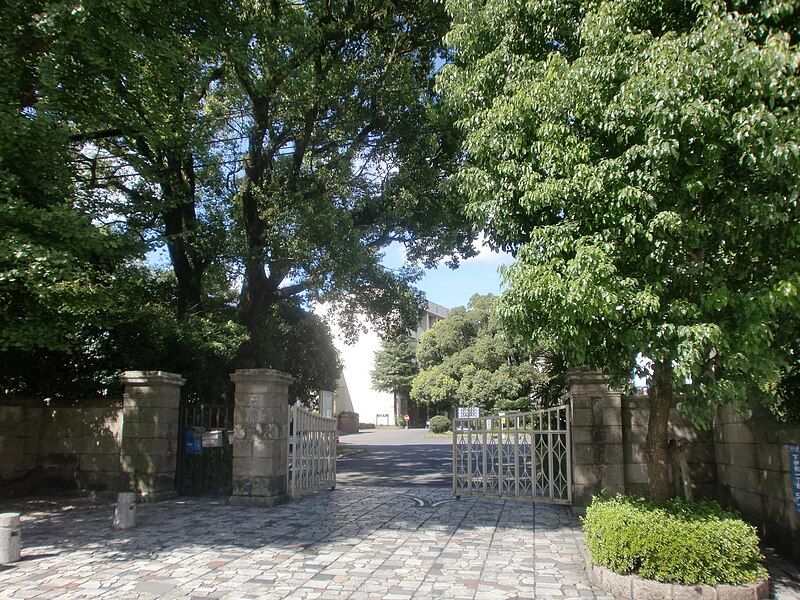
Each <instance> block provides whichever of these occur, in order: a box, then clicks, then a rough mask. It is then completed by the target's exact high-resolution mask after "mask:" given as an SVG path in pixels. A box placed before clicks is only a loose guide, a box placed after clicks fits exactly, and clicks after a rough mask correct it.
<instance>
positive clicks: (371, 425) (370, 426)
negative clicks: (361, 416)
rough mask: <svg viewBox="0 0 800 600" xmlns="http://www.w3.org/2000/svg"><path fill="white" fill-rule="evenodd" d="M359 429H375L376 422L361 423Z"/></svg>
mask: <svg viewBox="0 0 800 600" xmlns="http://www.w3.org/2000/svg"><path fill="white" fill-rule="evenodd" d="M358 428H359V429H375V423H359V424H358Z"/></svg>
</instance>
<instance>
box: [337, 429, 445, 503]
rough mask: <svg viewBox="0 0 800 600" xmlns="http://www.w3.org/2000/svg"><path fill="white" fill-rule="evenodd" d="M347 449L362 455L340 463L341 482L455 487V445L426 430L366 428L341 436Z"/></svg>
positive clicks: (342, 459)
mask: <svg viewBox="0 0 800 600" xmlns="http://www.w3.org/2000/svg"><path fill="white" fill-rule="evenodd" d="M340 442H341V443H342V444H343V445H345V446H352V447H358V448H361V449H363V452H360V453H358V454H352V455H348V456H345V457H343V458H341V459H340V460H339V463H338V466H337V470H338V478H337V479H338V481H339V482H341V483H346V484H351V485H352V484H356V485H381V486H383V485H389V486H392V485H415V486H416V485H424V486H433V487H448V488H449V487H450V486H451V485H452V472H453V463H452V444H453V439H452V437H450V436H447V435H433V434H431V433H429V432H428V431H427V430H425V429H394V428H386V429H383V428H381V429H367V430H365V431H361V432H359V433H351V434H348V435H342V436H341V438H340Z"/></svg>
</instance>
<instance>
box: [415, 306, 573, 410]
mask: <svg viewBox="0 0 800 600" xmlns="http://www.w3.org/2000/svg"><path fill="white" fill-rule="evenodd" d="M496 302H497V298H495V297H494V296H492V295H487V296H480V295H475V296H473V297H472V298H470V301H469V305H468V306H467V307H466V308H464V307H458V308H455V309H453V310H452V311H451V312H450V314H448V315H447V317H445V318H444V319H442V320H441V321H439V322H438V323H436V325H434V326H433V327H431V328H430V329H429V330H427V331H426V332H425V333H423V334H422V337H421V339H420V342H419V346H418V347H417V360H418V363H419V369H420V372H419V375H417V376H416V377H415V378H414V380H413V385H412V388H411V397H412V398H413V399H414V400H416V401H417V402H420V403H423V404H427V405H429V406H432V407H435V408H436V409H440V410H441V409H448V410H449V409H452V408H454V407H456V406H479V407H481V408H482V409H483V410H484V411H486V412H497V411H507V410H512V411H513V410H529V409H531V408H533V407H534V406H543V405H547V404H549V403H552V402H553V401H555V400H556V399H557V398H558V397H560V395H561V393H562V391H563V378H562V373H561V369H560V361H559V360H558V359H557V358H556V357H554V356H552V355H551V353H550V352H549V351H548V350H547V349H546V348H545V347H544V346H537V347H535V348H534V347H533V344H531V345H529V346H527V347H526V346H525V345H523V344H520V342H519V340H515V339H513V338H512V337H510V336H509V335H507V334H506V332H505V331H503V329H502V327H501V324H500V323H499V321H498V320H497V318H496V316H495V304H496Z"/></svg>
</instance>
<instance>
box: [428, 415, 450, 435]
mask: <svg viewBox="0 0 800 600" xmlns="http://www.w3.org/2000/svg"><path fill="white" fill-rule="evenodd" d="M451 425H452V424H451V423H450V419H448V418H447V417H445V416H444V415H436V416H435V417H431V424H430V430H431V431H432V432H433V433H446V432H448V431H450V427H451Z"/></svg>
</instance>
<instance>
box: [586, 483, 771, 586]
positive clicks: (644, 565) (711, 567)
mask: <svg viewBox="0 0 800 600" xmlns="http://www.w3.org/2000/svg"><path fill="white" fill-rule="evenodd" d="M582 521H583V530H584V533H585V534H586V545H587V546H588V547H589V550H590V551H591V553H592V557H593V558H594V561H595V562H596V563H597V564H598V565H601V566H604V567H607V568H609V569H611V570H612V571H615V572H617V573H623V574H630V573H635V574H637V575H640V576H641V577H644V578H646V579H655V580H657V581H665V582H673V583H682V584H700V583H705V584H708V585H716V584H720V583H726V584H730V585H739V584H742V583H750V582H753V581H755V580H757V579H761V578H763V577H766V571H765V570H764V567H763V566H762V564H761V559H762V556H761V552H760V550H759V547H758V535H757V534H756V530H755V528H754V527H752V526H751V525H748V524H747V523H745V522H744V521H742V520H741V519H740V518H739V517H738V516H737V515H736V514H735V513H732V512H730V511H728V510H725V509H724V508H722V507H721V506H720V505H719V504H717V503H716V502H712V501H710V500H702V501H700V502H690V501H688V500H684V499H682V498H678V499H675V500H671V501H670V502H668V503H667V504H666V505H656V504H653V503H652V502H649V501H647V500H644V499H641V498H632V497H629V496H621V495H617V496H614V497H612V498H604V497H595V498H594V499H593V500H592V504H591V505H590V506H589V507H588V508H587V510H586V516H585V517H583V518H582Z"/></svg>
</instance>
